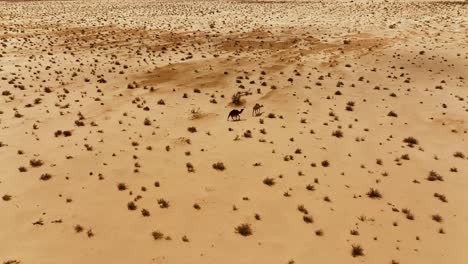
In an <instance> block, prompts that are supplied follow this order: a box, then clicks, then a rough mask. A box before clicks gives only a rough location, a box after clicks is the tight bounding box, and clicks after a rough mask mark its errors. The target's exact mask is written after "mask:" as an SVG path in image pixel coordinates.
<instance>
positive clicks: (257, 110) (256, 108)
mask: <svg viewBox="0 0 468 264" xmlns="http://www.w3.org/2000/svg"><path fill="white" fill-rule="evenodd" d="M262 107H263V105H259V104H255V106H254V107H253V111H252V116H258V115H259V114H260V109H261V108H262Z"/></svg>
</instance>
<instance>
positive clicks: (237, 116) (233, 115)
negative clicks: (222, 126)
mask: <svg viewBox="0 0 468 264" xmlns="http://www.w3.org/2000/svg"><path fill="white" fill-rule="evenodd" d="M243 111H244V109H241V110H240V111H239V110H237V109H234V110H232V111H231V112H229V115H228V118H227V120H229V117H230V118H232V120H240V114H241V113H242V112H243Z"/></svg>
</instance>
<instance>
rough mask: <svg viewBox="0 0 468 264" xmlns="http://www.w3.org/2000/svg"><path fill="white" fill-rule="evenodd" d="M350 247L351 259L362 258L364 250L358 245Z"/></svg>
mask: <svg viewBox="0 0 468 264" xmlns="http://www.w3.org/2000/svg"><path fill="white" fill-rule="evenodd" d="M351 247H352V248H351V255H352V256H353V257H358V256H364V249H363V248H362V247H361V246H360V245H352V246H351Z"/></svg>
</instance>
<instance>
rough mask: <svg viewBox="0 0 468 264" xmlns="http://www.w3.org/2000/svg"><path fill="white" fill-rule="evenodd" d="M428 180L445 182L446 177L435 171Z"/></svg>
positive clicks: (430, 173)
mask: <svg viewBox="0 0 468 264" xmlns="http://www.w3.org/2000/svg"><path fill="white" fill-rule="evenodd" d="M426 179H427V180H428V181H444V177H443V176H442V175H440V174H438V173H437V172H435V171H430V172H429V175H428V176H427V178H426Z"/></svg>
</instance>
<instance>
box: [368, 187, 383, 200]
mask: <svg viewBox="0 0 468 264" xmlns="http://www.w3.org/2000/svg"><path fill="white" fill-rule="evenodd" d="M367 196H368V197H369V198H372V199H380V198H382V194H381V193H380V192H379V190H377V189H374V188H370V190H369V191H368V192H367Z"/></svg>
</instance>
